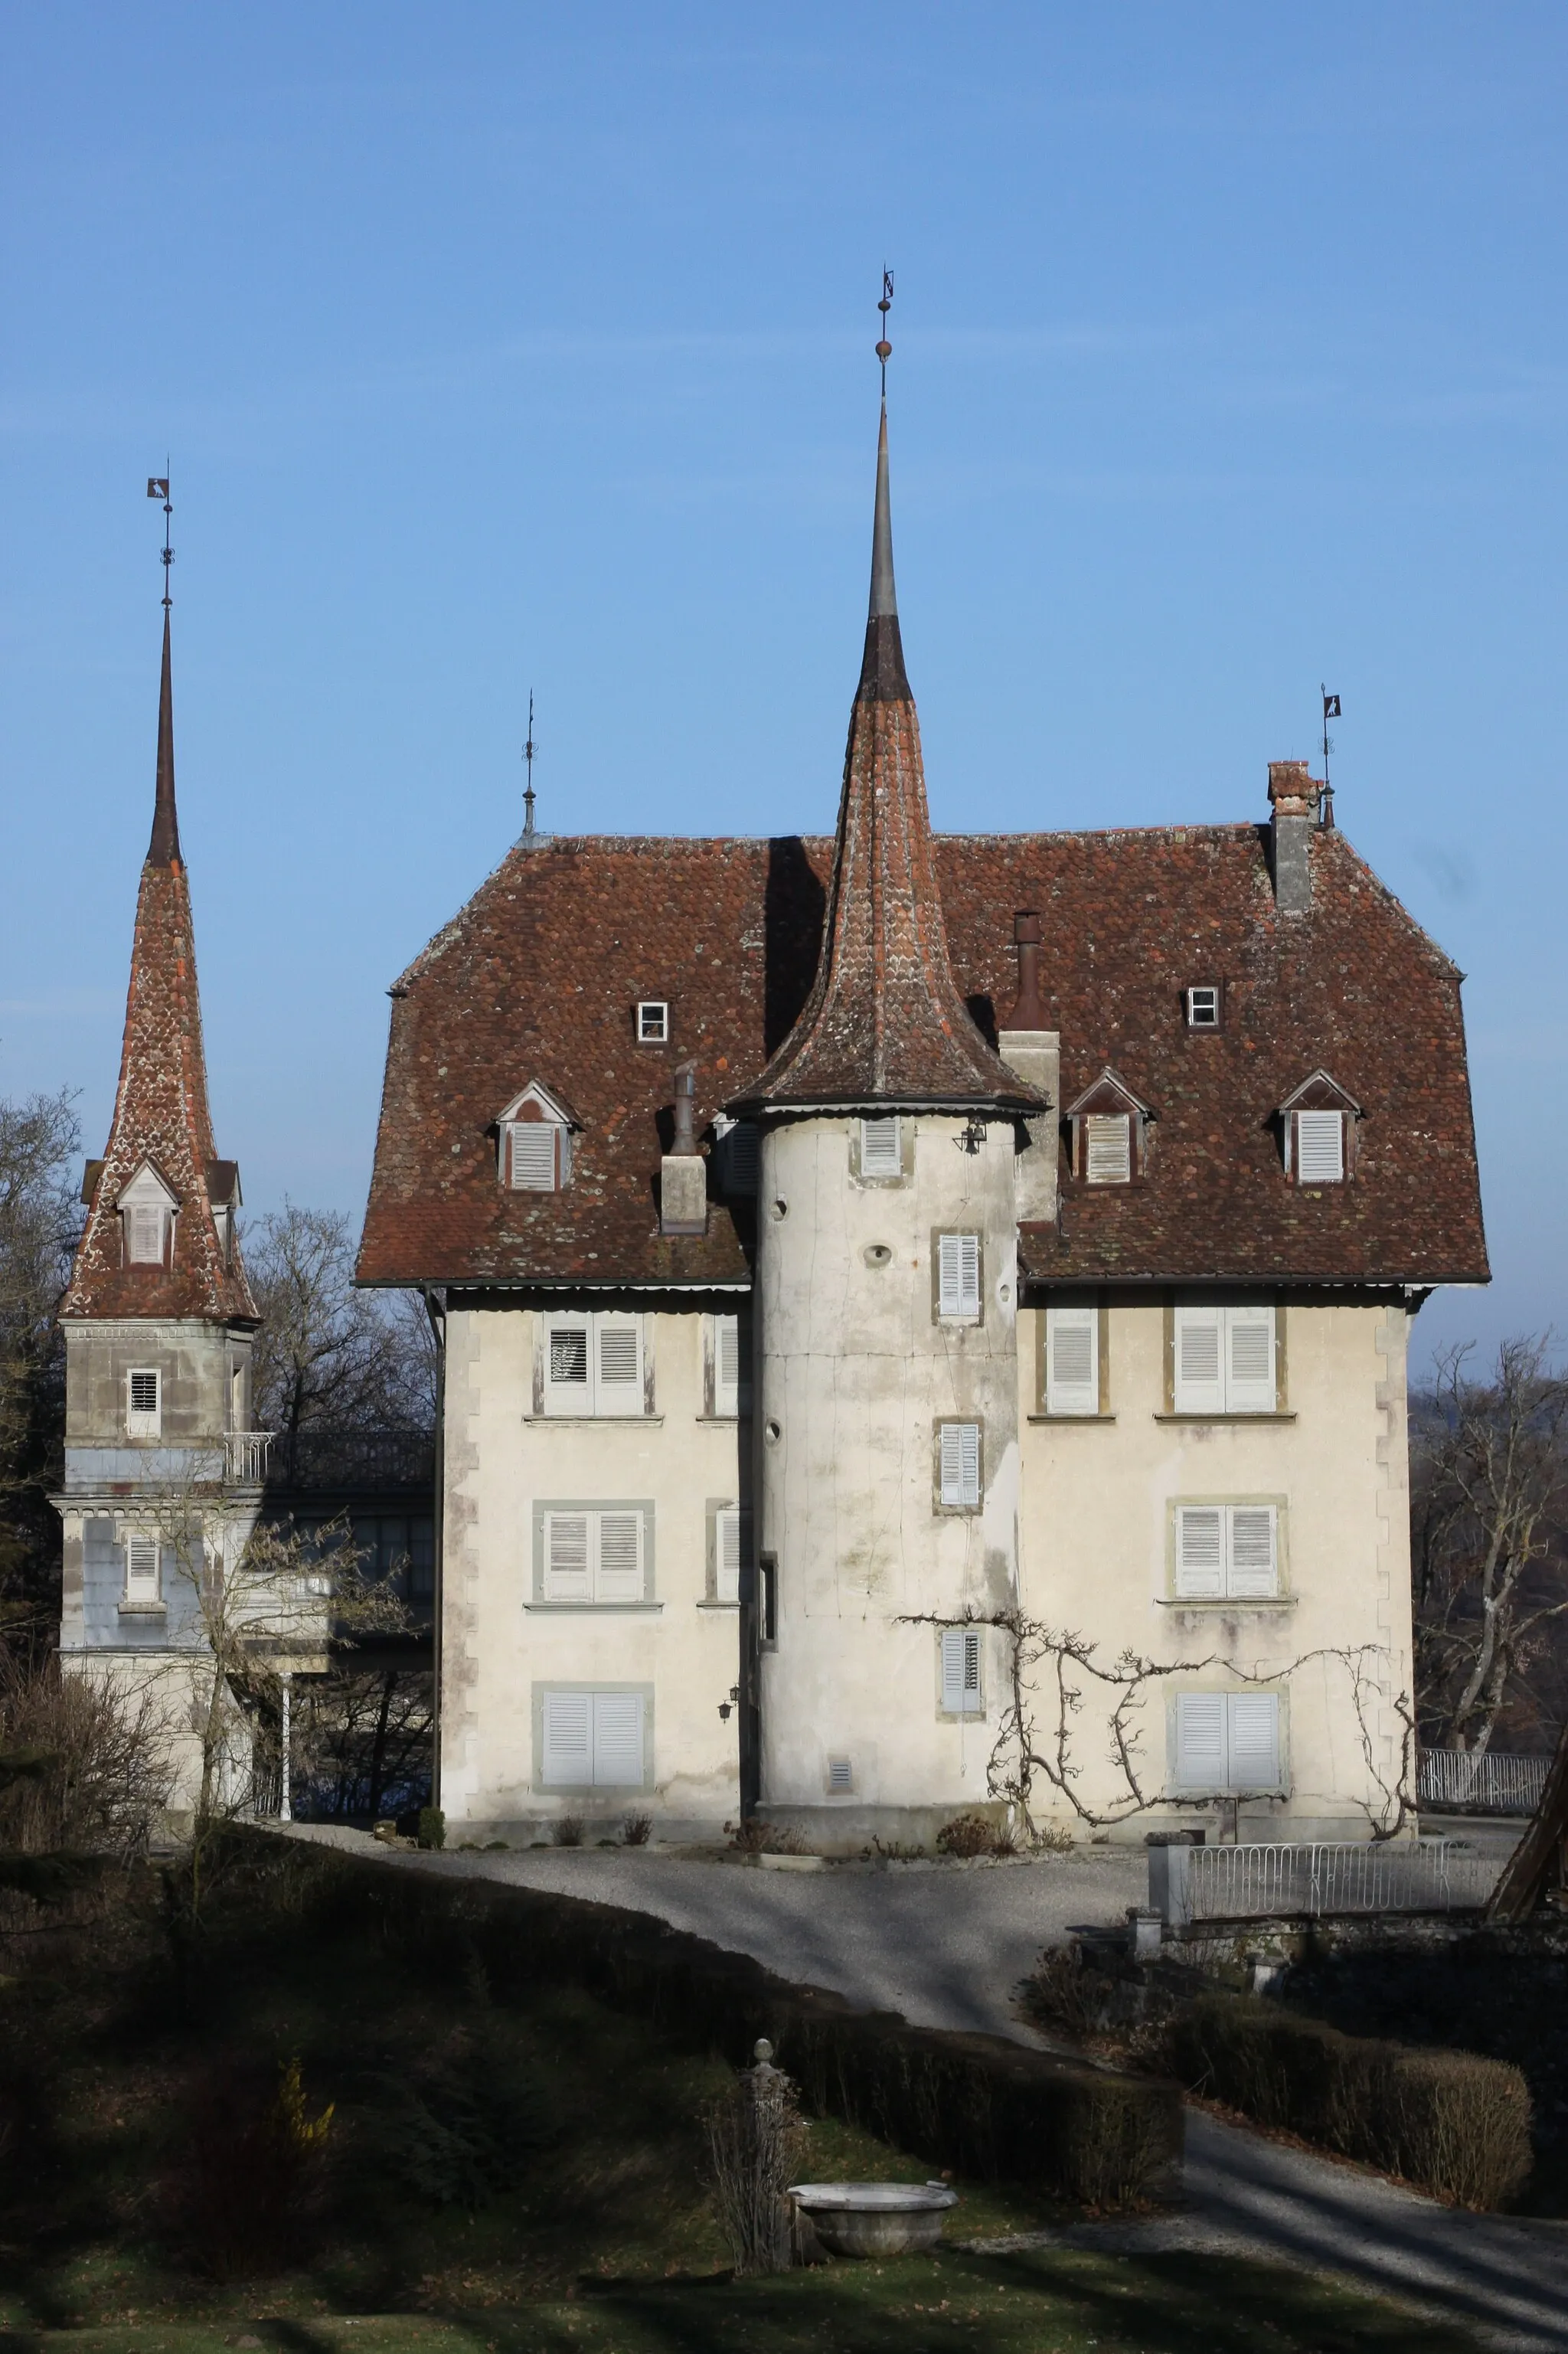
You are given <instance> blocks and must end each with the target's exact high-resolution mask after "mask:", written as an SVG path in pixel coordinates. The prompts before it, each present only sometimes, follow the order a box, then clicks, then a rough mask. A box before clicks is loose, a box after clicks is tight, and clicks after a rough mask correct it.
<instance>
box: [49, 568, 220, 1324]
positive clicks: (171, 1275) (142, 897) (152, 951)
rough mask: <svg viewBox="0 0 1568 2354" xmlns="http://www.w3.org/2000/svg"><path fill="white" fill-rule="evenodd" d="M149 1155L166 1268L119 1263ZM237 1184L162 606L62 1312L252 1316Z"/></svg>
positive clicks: (72, 1314) (77, 1314)
mask: <svg viewBox="0 0 1568 2354" xmlns="http://www.w3.org/2000/svg"><path fill="white" fill-rule="evenodd" d="M147 1163H151V1164H152V1166H153V1167H154V1169H155V1170H156V1172H157V1173H158V1175H159V1176H160V1177H162V1178H163V1180H164V1183H165V1184H166V1185H167V1186H168V1187H169V1189H170V1190H171V1191H172V1192H173V1193H174V1194H175V1200H176V1202H177V1203H178V1205H179V1206H178V1214H177V1216H176V1219H175V1246H174V1260H173V1264H172V1266H169V1267H127V1266H126V1265H125V1264H124V1263H123V1252H122V1236H121V1232H120V1217H119V1209H118V1204H119V1199H120V1194H121V1191H122V1188H123V1187H124V1186H126V1185H128V1184H129V1183H130V1182H131V1180H132V1178H133V1177H134V1176H135V1174H136V1172H137V1171H138V1170H139V1169H141V1168H142V1167H143V1165H145V1164H147ZM90 1173H91V1164H90ZM237 1192H238V1171H237V1170H236V1169H235V1167H234V1164H233V1162H232V1161H218V1159H217V1151H216V1149H215V1147H214V1144H213V1137H212V1115H211V1113H210V1111H209V1110H208V1108H207V1061H206V1057H205V1055H204V1054H203V1051H202V1037H201V1000H200V995H199V992H198V991H197V987H196V939H195V935H194V931H193V928H192V924H191V899H190V882H189V878H188V876H187V875H186V873H185V866H184V864H183V863H182V861H181V858H180V837H179V826H178V822H177V819H176V816H175V739H174V695H173V689H172V686H171V683H170V664H169V621H168V615H167V612H166V611H165V613H164V665H163V679H162V684H161V688H160V692H159V697H158V759H157V783H156V790H155V794H154V813H153V838H152V842H151V844H150V845H149V848H148V852H147V858H146V864H144V865H143V869H142V882H141V887H140V890H139V892H138V894H137V899H136V929H135V933H134V935H133V938H132V947H131V986H130V991H129V993H128V995H127V998H126V1002H125V1035H124V1042H123V1044H122V1049H121V1056H120V1086H119V1089H118V1092H117V1093H116V1096H115V1098H114V1118H113V1120H112V1122H111V1127H110V1131H109V1142H108V1144H107V1146H106V1147H105V1149H104V1158H103V1160H102V1161H101V1163H100V1164H99V1165H98V1171H97V1179H96V1182H95V1183H94V1184H93V1186H92V1193H91V1203H90V1208H89V1210H88V1214H87V1224H86V1226H85V1228H84V1229H83V1232H82V1237H81V1241H80V1243H79V1245H78V1247H77V1254H76V1262H75V1265H74V1266H73V1267H72V1269H71V1278H70V1283H69V1287H68V1288H67V1291H66V1296H65V1301H64V1305H63V1307H62V1308H61V1310H60V1312H61V1314H62V1316H66V1317H71V1318H75V1317H157V1318H162V1317H173V1316H201V1317H211V1318H214V1319H221V1320H226V1321H227V1320H230V1319H232V1320H238V1321H245V1322H250V1323H254V1322H256V1321H258V1318H257V1315H256V1307H255V1303H254V1301H253V1300H252V1299H251V1297H250V1289H249V1285H248V1284H247V1282H246V1280H245V1270H244V1267H242V1266H241V1264H240V1258H239V1246H238V1242H237V1241H235V1242H232V1243H231V1245H230V1249H229V1253H228V1256H227V1257H226V1256H225V1253H224V1249H223V1246H222V1244H221V1243H220V1242H219V1240H218V1235H217V1222H216V1220H215V1218H214V1215H213V1203H214V1200H215V1199H216V1200H218V1201H220V1202H224V1203H227V1202H229V1201H231V1200H233V1199H234V1198H235V1196H236V1194H237Z"/></svg>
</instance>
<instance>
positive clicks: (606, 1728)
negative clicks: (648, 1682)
mask: <svg viewBox="0 0 1568 2354" xmlns="http://www.w3.org/2000/svg"><path fill="white" fill-rule="evenodd" d="M593 1780H594V1784H595V1787H599V1786H600V1785H603V1784H608V1785H609V1787H611V1788H612V1789H613V1788H615V1787H620V1788H621V1789H636V1790H640V1789H641V1787H642V1783H643V1772H642V1694H641V1692H619V1691H599V1692H595V1693H594V1695H593Z"/></svg>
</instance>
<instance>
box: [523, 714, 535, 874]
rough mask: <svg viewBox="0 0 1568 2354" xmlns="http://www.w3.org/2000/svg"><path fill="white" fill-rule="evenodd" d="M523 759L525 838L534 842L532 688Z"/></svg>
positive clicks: (526, 840)
mask: <svg viewBox="0 0 1568 2354" xmlns="http://www.w3.org/2000/svg"><path fill="white" fill-rule="evenodd" d="M523 758H524V760H525V761H526V762H527V776H528V781H527V784H526V785H525V786H524V790H523V838H524V841H525V842H532V840H533V839H534V690H533V688H532V687H530V688H529V689H528V741H527V742H526V743H525V744H524V747H523Z"/></svg>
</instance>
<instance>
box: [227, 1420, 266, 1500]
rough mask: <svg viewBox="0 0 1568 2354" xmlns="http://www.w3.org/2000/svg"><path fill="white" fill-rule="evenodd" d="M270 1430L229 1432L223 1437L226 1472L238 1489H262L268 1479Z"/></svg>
mask: <svg viewBox="0 0 1568 2354" xmlns="http://www.w3.org/2000/svg"><path fill="white" fill-rule="evenodd" d="M271 1444H272V1434H271V1432H270V1430H228V1431H225V1433H224V1437H223V1458H224V1472H225V1476H226V1478H228V1479H229V1480H230V1481H232V1483H233V1484H234V1486H235V1487H237V1488H260V1485H261V1483H262V1481H263V1480H264V1479H266V1477H267V1450H268V1448H269V1447H270V1446H271Z"/></svg>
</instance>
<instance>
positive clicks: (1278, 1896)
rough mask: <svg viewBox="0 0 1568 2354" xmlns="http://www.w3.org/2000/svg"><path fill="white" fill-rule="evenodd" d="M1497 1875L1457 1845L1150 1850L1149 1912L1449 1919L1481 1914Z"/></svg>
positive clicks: (1239, 1917) (1176, 1918) (1195, 1917)
mask: <svg viewBox="0 0 1568 2354" xmlns="http://www.w3.org/2000/svg"><path fill="white" fill-rule="evenodd" d="M1500 1869H1501V1863H1500V1859H1499V1858H1498V1857H1495V1856H1480V1855H1477V1854H1475V1853H1474V1852H1473V1851H1472V1850H1469V1849H1467V1848H1463V1847H1461V1846H1459V1845H1457V1843H1456V1842H1455V1841H1454V1840H1419V1841H1417V1840H1386V1841H1384V1842H1383V1843H1382V1844H1380V1845H1373V1844H1372V1843H1371V1842H1368V1841H1360V1842H1356V1843H1351V1842H1349V1841H1347V1842H1344V1843H1342V1844H1340V1843H1338V1842H1336V1843H1334V1844H1332V1845H1330V1844H1323V1845H1316V1844H1315V1845H1306V1844H1303V1845H1301V1846H1299V1847H1288V1846H1285V1845H1280V1846H1277V1847H1265V1846H1257V1847H1187V1846H1181V1847H1151V1848H1150V1850H1149V1902H1150V1907H1151V1909H1152V1910H1154V1911H1155V1912H1157V1913H1159V1914H1161V1916H1162V1917H1163V1918H1164V1919H1165V1920H1166V1921H1169V1922H1171V1923H1181V1922H1188V1921H1269V1920H1273V1921H1281V1920H1300V1919H1302V1918H1306V1919H1308V1920H1320V1919H1321V1918H1322V1917H1323V1916H1324V1915H1325V1914H1356V1913H1361V1914H1365V1913H1448V1912H1452V1911H1453V1910H1454V1909H1455V1908H1456V1907H1460V1908H1468V1907H1471V1906H1474V1905H1480V1904H1484V1903H1486V1901H1487V1898H1488V1897H1489V1895H1490V1894H1491V1892H1492V1887H1493V1884H1494V1883H1495V1882H1496V1880H1497V1876H1498V1873H1499V1870H1500Z"/></svg>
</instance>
